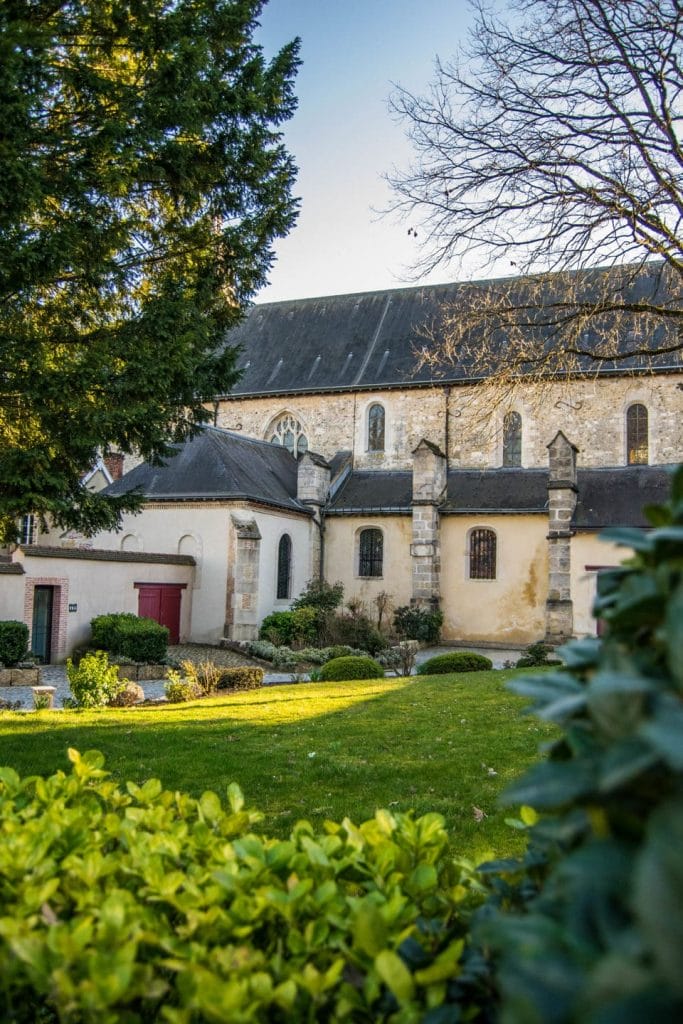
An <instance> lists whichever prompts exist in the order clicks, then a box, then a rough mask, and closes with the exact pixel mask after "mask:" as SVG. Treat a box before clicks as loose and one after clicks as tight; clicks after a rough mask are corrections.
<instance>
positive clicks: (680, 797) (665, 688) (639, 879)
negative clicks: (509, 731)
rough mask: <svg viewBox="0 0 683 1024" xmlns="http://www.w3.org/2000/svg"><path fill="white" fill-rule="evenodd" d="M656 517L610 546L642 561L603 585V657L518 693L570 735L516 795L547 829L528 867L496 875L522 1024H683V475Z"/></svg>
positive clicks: (498, 921) (511, 1001)
mask: <svg viewBox="0 0 683 1024" xmlns="http://www.w3.org/2000/svg"><path fill="white" fill-rule="evenodd" d="M646 514H647V515H648V517H649V519H650V522H651V523H652V524H653V526H654V527H655V528H654V529H652V530H651V531H650V532H645V531H642V530H636V529H628V530H627V529H619V530H616V529H614V530H607V531H605V533H604V534H603V536H604V538H605V539H606V540H611V541H613V542H616V543H617V544H622V545H625V546H627V547H629V548H632V549H633V550H634V551H635V556H634V557H633V558H632V559H629V561H628V562H626V563H625V564H624V565H623V566H622V567H619V568H616V569H611V570H609V571H606V572H604V573H601V574H600V576H599V577H598V596H597V599H596V603H595V608H594V611H595V614H596V615H597V616H598V617H600V618H601V619H603V620H604V622H605V624H606V633H605V635H604V636H603V638H602V641H600V640H597V639H595V638H589V639H585V640H580V641H576V642H573V643H570V644H568V645H566V646H565V647H563V648H560V650H559V651H558V654H560V655H561V656H562V658H563V662H564V665H565V667H564V668H563V669H560V670H555V671H550V672H546V673H544V674H542V675H537V676H531V677H528V678H526V679H518V680H514V681H513V682H512V683H511V684H510V689H512V690H514V691H515V692H516V693H518V694H522V695H523V696H525V697H527V698H530V699H531V701H532V704H531V708H530V710H531V711H533V712H535V713H536V714H538V715H540V716H541V717H542V718H544V719H545V720H546V721H548V720H549V721H551V722H555V723H556V724H557V725H558V727H559V728H560V729H561V730H562V732H561V735H560V737H559V738H558V739H557V741H556V742H555V743H554V744H553V746H552V747H551V749H550V751H549V753H548V757H547V758H546V759H544V760H543V761H541V762H540V763H538V764H536V765H535V766H534V767H533V768H532V769H531V771H529V772H528V773H527V774H526V775H524V776H522V777H521V778H520V779H519V780H518V781H517V782H516V783H514V784H513V785H512V786H511V787H510V788H509V789H508V791H507V792H506V795H505V796H506V802H508V803H516V804H519V803H523V804H528V805H531V806H532V808H533V809H534V810H535V812H537V814H538V815H539V818H538V821H537V822H535V823H534V815H532V814H530V813H527V815H526V818H527V823H528V824H530V825H531V828H530V832H529V840H530V841H529V845H528V852H527V856H526V858H525V860H524V861H523V862H518V863H516V864H515V863H512V864H511V863H510V862H507V863H505V864H503V865H497V864H493V865H490V866H489V868H488V870H489V871H490V872H491V875H492V882H491V888H492V892H493V896H492V901H491V902H492V904H493V905H494V906H495V905H496V904H498V907H499V909H498V911H497V913H493V912H488V913H487V916H486V922H485V923H484V922H482V924H481V925H480V928H479V929H478V931H477V937H478V938H479V939H480V940H481V941H482V943H483V944H485V947H486V948H488V949H490V950H491V951H492V954H493V956H494V958H495V960H496V962H497V963H498V964H499V967H498V970H497V986H498V988H499V991H500V997H501V999H502V1007H503V1019H505V1020H508V1021H512V1022H516V1021H521V1020H522V1019H524V1020H525V1021H541V1020H548V1019H550V1018H552V1020H553V1021H555V1022H558V1024H565V1022H567V1024H568V1022H576V1021H596V1022H597V1021H604V1022H607V1021H611V1022H617V1021H618V1022H628V1024H633V1022H639V1021H648V1022H649V1021H657V1022H662V1024H663V1022H668V1021H674V1020H683V982H682V981H681V964H683V928H682V927H681V909H680V908H681V907H682V906H683V870H682V863H683V862H682V859H681V849H683V702H682V699H681V698H682V696H683V468H679V470H678V471H677V473H676V475H675V477H674V482H673V495H672V502H671V503H670V505H669V506H668V507H667V508H664V509H663V508H654V509H646ZM510 910H513V911H515V912H514V913H510ZM550 1008H552V1009H550Z"/></svg>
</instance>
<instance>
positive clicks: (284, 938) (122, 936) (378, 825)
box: [0, 750, 469, 1024]
mask: <svg viewBox="0 0 683 1024" xmlns="http://www.w3.org/2000/svg"><path fill="white" fill-rule="evenodd" d="M69 757H70V759H71V762H72V772H71V773H70V774H69V775H66V774H64V773H62V772H58V773H56V774H55V775H52V776H50V777H49V778H47V779H42V778H39V777H38V776H35V775H34V776H32V777H30V778H26V779H23V780H22V779H20V778H19V776H18V775H17V773H16V772H15V771H13V770H12V769H11V768H4V769H2V770H1V771H0V820H2V822H3V826H4V836H5V839H4V842H3V844H2V845H1V846H0V879H1V881H0V976H1V977H2V989H1V994H0V1000H1V1001H2V1011H3V1013H2V1015H3V1017H6V1018H7V1019H9V1020H11V1021H12V1024H35V1022H36V1021H45V1022H47V1021H57V1020H61V1021H65V1022H66V1021H72V1022H75V1021H95V1020H97V1021H101V1022H102V1024H118V1022H121V1021H143V1020H144V1021H160V1020H167V1021H169V1022H176V1024H180V1022H189V1021H197V1022H199V1021H206V1022H211V1021H214V1022H217V1024H218V1022H220V1021H235V1022H237V1021H245V1022H246V1021H250V1022H252V1021H253V1022H254V1024H269V1022H276V1021H285V1020H291V1021H314V1020H319V1021H322V1020H328V1021H333V1020H336V1021H341V1020H347V1021H352V1020H357V1021H361V1020H365V1021H370V1020H372V1021H386V1022H389V1021H394V1022H396V1024H398V1022H399V1021H405V1022H408V1021H418V1020H427V1016H426V1015H427V1014H428V1013H429V1012H431V1013H432V1014H433V1013H434V1012H435V1010H436V1008H438V1006H439V1004H440V1003H441V1002H442V1001H443V999H444V996H445V992H446V983H447V982H448V981H449V980H450V979H454V978H456V976H457V975H458V973H459V972H460V970H461V963H460V961H461V957H462V950H463V946H462V940H461V935H462V933H463V931H464V930H465V927H466V921H467V908H468V900H467V897H468V891H469V890H468V887H467V878H466V877H464V876H463V875H462V871H461V869H459V868H457V867H456V865H455V863H454V859H453V857H452V855H451V854H450V851H449V850H448V837H447V833H446V831H445V829H444V826H443V821H442V819H441V818H440V816H439V815H436V814H427V815H425V816H423V817H421V818H418V819H417V820H416V819H415V818H414V817H413V816H412V815H411V814H398V813H397V814H389V813H388V812H387V811H378V812H377V813H376V815H375V817H374V818H373V819H371V820H370V821H367V822H364V823H363V824H361V825H360V826H356V825H354V824H353V823H352V822H351V821H349V820H345V821H344V822H343V823H342V824H334V823H331V822H329V823H326V825H325V827H324V830H323V831H321V832H320V833H316V832H314V831H313V828H312V826H311V825H310V824H309V823H308V822H305V821H303V822H299V823H298V824H297V825H296V826H295V827H294V829H293V832H292V834H291V836H290V838H289V839H287V840H284V841H283V840H280V839H271V838H269V837H268V836H266V835H264V834H262V833H261V832H260V831H258V823H259V820H260V818H261V815H259V814H258V813H256V812H254V811H251V810H246V809H245V807H244V802H243V798H242V795H241V793H240V791H239V789H238V787H237V786H236V785H235V784H232V785H230V786H229V787H228V791H227V795H228V805H227V806H224V805H223V804H222V802H221V800H220V799H219V797H218V796H217V795H216V794H214V793H211V792H206V793H204V794H203V795H202V796H201V797H200V798H199V799H194V798H192V797H190V796H186V795H183V794H180V793H171V792H164V791H162V787H161V783H160V782H158V781H157V780H156V779H150V780H149V781H147V782H145V784H144V785H142V786H138V785H135V784H133V783H132V782H129V783H127V785H126V786H125V787H123V788H120V787H119V786H118V785H117V784H116V782H115V781H114V780H112V779H111V778H110V777H109V776H108V774H107V773H106V772H105V771H104V770H103V767H102V766H103V758H102V756H101V755H100V754H97V753H96V752H93V751H90V752H88V753H86V754H83V756H80V755H79V754H78V753H77V752H76V751H74V750H70V751H69ZM27 865H31V868H30V869H27ZM439 919H441V920H443V921H444V922H448V923H447V925H442V924H439ZM438 949H440V950H441V952H440V953H439V955H438V957H437V956H435V950H438ZM425 961H427V963H428V966H426V967H425ZM429 961H433V962H432V963H431V964H429Z"/></svg>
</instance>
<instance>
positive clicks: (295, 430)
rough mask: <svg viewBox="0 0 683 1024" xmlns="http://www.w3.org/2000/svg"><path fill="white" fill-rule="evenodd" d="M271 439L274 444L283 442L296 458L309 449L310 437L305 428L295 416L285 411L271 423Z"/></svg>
mask: <svg viewBox="0 0 683 1024" xmlns="http://www.w3.org/2000/svg"><path fill="white" fill-rule="evenodd" d="M268 433H269V435H270V436H269V440H270V441H271V443H272V444H281V445H283V447H285V448H286V449H287V451H288V452H290V454H292V455H293V456H294V457H295V458H296V459H298V458H299V456H300V455H303V453H304V452H306V451H308V438H307V437H306V435H305V434H304V428H303V427H302V426H301V424H300V423H299V421H298V419H296V417H295V416H292V414H291V413H290V412H285V413H283V414H282V416H279V417H278V419H276V420H274V421H273V423H271V425H270V430H269V431H268Z"/></svg>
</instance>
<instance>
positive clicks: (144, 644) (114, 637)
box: [90, 612, 169, 664]
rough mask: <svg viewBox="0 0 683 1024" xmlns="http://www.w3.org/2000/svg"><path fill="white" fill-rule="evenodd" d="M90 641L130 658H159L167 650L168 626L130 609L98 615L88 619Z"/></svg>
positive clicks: (156, 660) (96, 645) (132, 659)
mask: <svg viewBox="0 0 683 1024" xmlns="http://www.w3.org/2000/svg"><path fill="white" fill-rule="evenodd" d="M90 628H91V630H92V644H93V646H95V647H98V648H101V649H102V650H103V651H109V652H111V653H112V654H119V655H121V656H122V657H124V658H129V659H130V660H131V661H142V662H148V663H152V664H154V663H157V662H162V661H163V660H164V659H165V657H166V654H167V651H168V635H169V634H168V629H167V627H166V626H162V625H160V624H159V623H158V622H156V621H155V620H154V619H146V618H139V617H138V616H137V615H132V614H131V613H130V612H117V613H111V614H109V615H98V616H96V617H95V618H94V619H92V621H91V623H90Z"/></svg>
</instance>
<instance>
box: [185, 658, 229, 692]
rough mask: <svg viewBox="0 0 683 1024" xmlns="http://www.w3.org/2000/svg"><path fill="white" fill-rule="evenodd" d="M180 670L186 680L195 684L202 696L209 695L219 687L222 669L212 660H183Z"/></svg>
mask: <svg viewBox="0 0 683 1024" xmlns="http://www.w3.org/2000/svg"><path fill="white" fill-rule="evenodd" d="M180 671H181V672H182V673H183V676H184V677H185V679H186V680H188V681H189V682H191V683H193V684H194V686H195V687H196V688H197V690H198V691H199V693H201V695H202V697H209V696H211V694H212V693H215V692H216V690H217V689H218V681H219V679H220V677H221V671H222V669H221V667H220V665H215V664H214V663H213V662H212V661H200V662H194V661H187V660H185V661H181V662H180Z"/></svg>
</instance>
